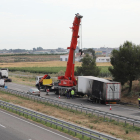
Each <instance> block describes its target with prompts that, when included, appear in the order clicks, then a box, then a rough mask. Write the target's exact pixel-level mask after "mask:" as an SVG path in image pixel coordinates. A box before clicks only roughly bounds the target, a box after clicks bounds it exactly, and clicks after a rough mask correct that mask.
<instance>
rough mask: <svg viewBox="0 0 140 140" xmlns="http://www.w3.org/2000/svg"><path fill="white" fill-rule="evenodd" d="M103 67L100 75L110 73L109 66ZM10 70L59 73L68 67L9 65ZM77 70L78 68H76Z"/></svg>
mask: <svg viewBox="0 0 140 140" xmlns="http://www.w3.org/2000/svg"><path fill="white" fill-rule="evenodd" d="M99 67H100V68H101V72H100V75H104V74H109V73H110V72H109V71H108V66H99ZM8 69H9V71H22V72H30V73H44V74H45V73H48V74H52V73H58V72H59V71H61V70H62V71H66V67H9V68H8ZM75 70H76V68H75Z"/></svg>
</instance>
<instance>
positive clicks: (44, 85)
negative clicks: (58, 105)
mask: <svg viewBox="0 0 140 140" xmlns="http://www.w3.org/2000/svg"><path fill="white" fill-rule="evenodd" d="M52 83H53V82H52V79H51V77H50V76H49V75H48V74H45V75H44V76H36V85H35V86H36V87H37V88H38V89H39V90H41V89H42V90H44V91H46V89H51V87H52Z"/></svg>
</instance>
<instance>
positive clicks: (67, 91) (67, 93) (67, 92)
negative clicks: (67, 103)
mask: <svg viewBox="0 0 140 140" xmlns="http://www.w3.org/2000/svg"><path fill="white" fill-rule="evenodd" d="M66 95H67V99H69V90H68V89H66Z"/></svg>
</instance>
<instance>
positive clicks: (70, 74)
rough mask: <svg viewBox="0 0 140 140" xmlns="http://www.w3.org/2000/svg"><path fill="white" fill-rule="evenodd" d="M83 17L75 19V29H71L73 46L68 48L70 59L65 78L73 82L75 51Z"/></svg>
mask: <svg viewBox="0 0 140 140" xmlns="http://www.w3.org/2000/svg"><path fill="white" fill-rule="evenodd" d="M82 17H83V16H81V15H79V14H76V16H75V18H74V21H73V27H72V28H71V29H72V32H73V33H72V39H71V45H70V47H68V48H67V49H70V51H69V58H68V62H67V68H66V72H65V77H70V78H71V80H74V65H75V49H76V46H77V38H79V36H78V32H79V26H80V22H81V18H82Z"/></svg>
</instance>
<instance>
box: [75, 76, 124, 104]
mask: <svg viewBox="0 0 140 140" xmlns="http://www.w3.org/2000/svg"><path fill="white" fill-rule="evenodd" d="M75 93H76V94H77V95H82V96H84V95H86V96H87V97H88V98H89V100H91V101H93V102H96V103H104V104H118V103H119V102H120V96H121V83H120V82H115V81H109V80H106V79H103V78H99V77H94V76H78V77H77V86H76V88H75Z"/></svg>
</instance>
